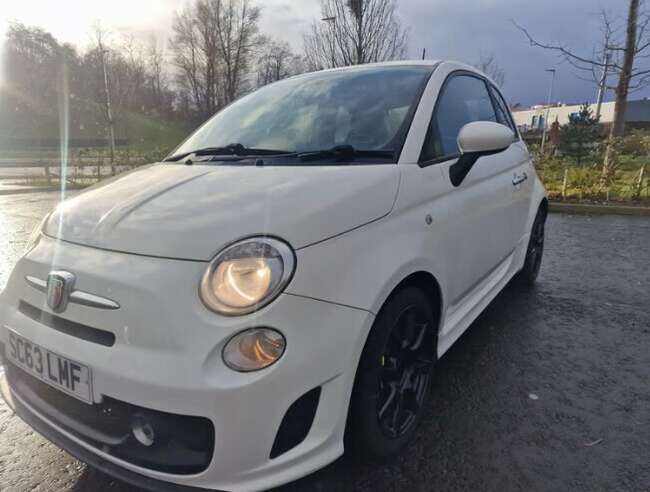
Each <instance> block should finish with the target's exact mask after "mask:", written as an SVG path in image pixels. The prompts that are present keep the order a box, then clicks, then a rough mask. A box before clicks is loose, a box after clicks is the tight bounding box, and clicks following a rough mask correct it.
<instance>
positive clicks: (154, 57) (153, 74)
mask: <svg viewBox="0 0 650 492" xmlns="http://www.w3.org/2000/svg"><path fill="white" fill-rule="evenodd" d="M164 64H165V52H164V50H163V48H162V47H161V46H160V45H159V44H158V39H157V38H156V36H155V35H152V36H151V37H150V38H149V44H148V46H147V69H148V72H149V73H148V76H149V86H150V87H151V92H152V95H153V102H154V106H155V108H156V110H157V111H159V112H160V113H162V112H163V111H164V108H163V105H164V103H163V98H164V96H163V91H164V89H165V87H166V83H165V72H164Z"/></svg>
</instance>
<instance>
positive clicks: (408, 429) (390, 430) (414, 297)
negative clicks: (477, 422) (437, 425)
mask: <svg viewBox="0 0 650 492" xmlns="http://www.w3.org/2000/svg"><path fill="white" fill-rule="evenodd" d="M436 332H437V323H436V316H435V315H434V312H433V310H432V307H431V303H430V301H429V299H428V298H427V296H426V295H425V294H424V293H423V292H422V291H421V290H420V289H418V288H415V287H406V288H404V289H403V290H400V291H398V292H397V293H396V294H394V295H393V296H392V297H391V298H389V300H388V301H387V302H386V304H385V305H384V307H382V309H381V311H380V312H379V314H378V316H377V318H376V319H375V322H374V324H373V327H372V330H371V331H370V335H369V336H368V339H367V340H366V344H365V346H364V349H363V353H362V355H361V360H360V362H359V367H358V369H357V374H356V378H355V383H354V389H353V392H352V398H351V402H350V411H349V414H348V422H347V429H346V436H345V441H346V442H345V444H346V449H347V450H349V451H352V454H353V455H354V456H355V457H357V458H362V459H370V460H373V461H383V460H385V459H386V458H389V457H391V456H393V455H395V454H397V453H398V452H399V451H400V450H401V449H402V448H404V446H406V445H407V444H408V443H409V441H410V440H411V439H412V438H413V436H414V434H415V430H416V428H417V426H418V423H419V422H420V419H421V417H422V413H423V410H424V408H426V407H425V404H426V400H427V396H428V393H429V382H430V380H431V373H432V367H433V361H434V359H435V339H436V336H435V334H436ZM400 408H401V410H400Z"/></svg>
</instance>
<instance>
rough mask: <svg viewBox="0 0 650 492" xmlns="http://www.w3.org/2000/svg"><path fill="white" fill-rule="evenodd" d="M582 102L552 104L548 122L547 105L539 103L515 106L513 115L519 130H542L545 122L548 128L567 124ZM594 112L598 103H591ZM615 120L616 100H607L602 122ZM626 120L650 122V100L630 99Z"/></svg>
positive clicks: (602, 111) (601, 116) (602, 108)
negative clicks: (523, 106)
mask: <svg viewBox="0 0 650 492" xmlns="http://www.w3.org/2000/svg"><path fill="white" fill-rule="evenodd" d="M581 107H582V105H581V104H571V105H569V104H557V105H553V106H551V108H550V110H549V116H548V122H545V118H546V111H547V108H548V107H547V106H545V105H539V106H532V107H530V108H525V109H519V108H514V109H513V113H512V115H513V116H514V118H515V123H516V124H517V126H518V127H519V130H520V131H521V132H523V133H525V132H529V131H535V130H542V129H543V128H544V123H546V124H547V129H548V128H550V126H551V124H552V123H553V122H554V121H555V120H557V121H558V123H559V124H560V125H566V124H567V123H568V122H569V116H570V115H572V114H577V113H579V112H580V108H581ZM589 107H590V108H591V111H592V113H593V114H594V115H595V114H596V104H590V105H589ZM613 120H614V102H605V103H603V104H602V106H601V109H600V122H601V123H603V124H608V123H611V122H612V121H613ZM625 121H626V122H628V123H646V124H648V123H650V100H648V99H641V100H638V101H628V103H627V111H626V112H625Z"/></svg>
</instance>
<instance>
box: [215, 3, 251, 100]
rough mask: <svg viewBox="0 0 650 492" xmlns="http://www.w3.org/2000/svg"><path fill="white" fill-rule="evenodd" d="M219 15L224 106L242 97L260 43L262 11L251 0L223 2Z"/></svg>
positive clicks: (218, 25)
mask: <svg viewBox="0 0 650 492" xmlns="http://www.w3.org/2000/svg"><path fill="white" fill-rule="evenodd" d="M218 3H222V5H221V8H220V9H219V11H218V15H217V34H218V38H219V44H218V47H219V51H220V54H221V59H222V61H223V72H224V79H225V80H224V104H229V103H230V102H232V101H234V100H235V99H236V98H237V97H239V95H240V92H241V90H242V89H243V87H242V85H243V81H244V75H245V74H246V72H247V70H248V69H249V65H250V62H251V57H252V55H253V53H254V50H255V47H256V46H257V44H258V42H259V38H258V26H257V23H258V20H259V16H260V9H259V7H256V6H254V5H252V4H251V2H250V1H249V0H223V2H218Z"/></svg>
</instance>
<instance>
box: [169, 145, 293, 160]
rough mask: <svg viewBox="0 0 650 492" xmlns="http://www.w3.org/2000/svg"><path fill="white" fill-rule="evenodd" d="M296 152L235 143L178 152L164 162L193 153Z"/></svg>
mask: <svg viewBox="0 0 650 492" xmlns="http://www.w3.org/2000/svg"><path fill="white" fill-rule="evenodd" d="M295 154H296V153H295V152H292V151H290V150H277V149H260V148H254V147H245V146H244V145H242V144H240V143H233V144H229V145H226V146H224V147H204V148H202V149H196V150H193V151H191V152H184V153H182V154H176V155H173V156H171V157H167V158H166V159H164V161H163V162H171V161H180V160H182V159H185V158H186V157H189V156H191V155H196V156H209V155H220V156H238V157H245V156H263V155H287V156H293V155H295Z"/></svg>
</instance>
